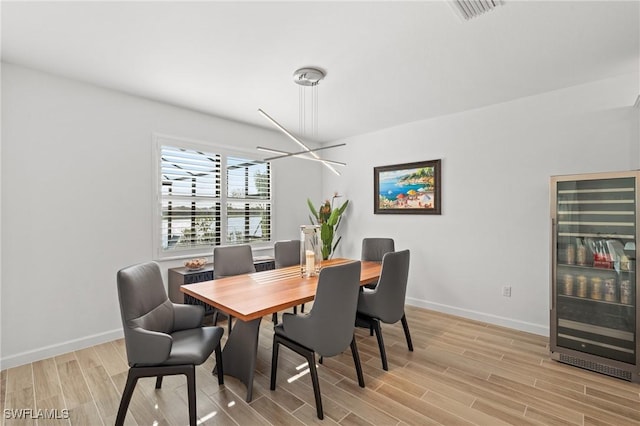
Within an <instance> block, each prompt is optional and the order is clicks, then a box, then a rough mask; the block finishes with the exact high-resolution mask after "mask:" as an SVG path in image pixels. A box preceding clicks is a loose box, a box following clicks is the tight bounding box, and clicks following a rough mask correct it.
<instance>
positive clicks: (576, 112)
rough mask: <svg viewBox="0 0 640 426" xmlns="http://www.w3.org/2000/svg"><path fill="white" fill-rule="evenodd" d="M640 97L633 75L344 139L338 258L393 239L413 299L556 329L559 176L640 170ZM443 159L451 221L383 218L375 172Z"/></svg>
mask: <svg viewBox="0 0 640 426" xmlns="http://www.w3.org/2000/svg"><path fill="white" fill-rule="evenodd" d="M638 93H639V90H638V76H637V75H625V76H621V77H618V78H613V79H608V80H604V81H599V82H595V83H592V84H588V85H583V86H578V87H571V88H567V89H564V90H559V91H555V92H551V93H546V94H542V95H538V96H532V97H528V98H523V99H520V100H516V101H513V102H508V103H504V104H499V105H494V106H490V107H486V108H482V109H478V110H473V111H468V112H464V113H460V114H455V115H451V116H446V117H441V118H437V119H432V120H425V121H419V122H414V123H410V124H406V125H403V126H398V127H394V128H390V129H386V130H383V131H380V132H376V133H371V134H366V135H360V136H357V137H353V138H348V139H345V140H339V141H336V142H346V143H347V146H346V147H345V148H341V151H340V152H341V158H340V160H342V161H346V162H347V163H348V167H347V168H346V170H345V173H344V175H343V176H342V178H335V177H334V176H333V175H332V174H331V173H326V172H325V176H324V193H331V192H333V191H334V190H337V191H340V192H342V193H344V194H346V196H347V198H349V199H350V200H351V206H350V207H349V209H348V210H347V216H346V217H345V220H344V221H343V225H341V226H344V228H343V229H342V235H345V236H344V237H343V240H342V242H341V247H340V248H339V251H338V254H342V255H346V256H356V257H358V256H359V254H360V244H361V240H362V238H363V237H367V236H389V237H393V238H395V240H396V248H397V249H403V248H409V249H411V256H412V260H411V269H410V281H409V288H408V303H409V304H414V305H417V306H423V307H428V308H432V309H435V310H439V311H443V312H449V313H453V314H456V315H461V316H464V317H468V318H474V319H479V320H482V321H487V322H490V323H494V324H500V325H506V326H509V327H513V328H516V329H521V330H526V331H532V332H535V333H539V334H543V335H546V334H548V329H549V299H550V298H549V275H550V274H549V259H550V254H549V250H550V245H549V244H550V242H549V238H550V215H549V177H550V176H552V175H558V174H571V173H583V172H600V171H613V170H629V169H636V168H638V164H639V155H640V154H639V152H640V151H639V148H638V145H639V139H638V130H637V129H638V110H637V109H635V108H632V107H631V105H632V104H633V102H634V100H635V98H636V96H637V94H638ZM438 158H441V159H442V193H443V195H442V215H441V216H427V215H374V214H373V167H375V166H384V165H390V164H398V163H408V162H413V161H421V160H432V159H438ZM504 285H511V286H512V297H511V298H505V297H503V296H502V295H501V289H502V286H504Z"/></svg>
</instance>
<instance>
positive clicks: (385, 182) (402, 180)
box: [374, 160, 440, 214]
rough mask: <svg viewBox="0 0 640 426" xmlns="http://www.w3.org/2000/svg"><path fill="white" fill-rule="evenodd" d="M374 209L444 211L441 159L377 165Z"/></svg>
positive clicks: (377, 211)
mask: <svg viewBox="0 0 640 426" xmlns="http://www.w3.org/2000/svg"><path fill="white" fill-rule="evenodd" d="M374 193H375V201H374V213H415V214H440V160H432V161H421V162H416V163H407V164H397V165H393V166H382V167H375V168H374Z"/></svg>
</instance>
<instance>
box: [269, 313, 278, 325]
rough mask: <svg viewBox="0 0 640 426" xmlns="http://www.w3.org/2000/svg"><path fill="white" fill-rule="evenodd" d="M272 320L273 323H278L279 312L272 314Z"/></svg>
mask: <svg viewBox="0 0 640 426" xmlns="http://www.w3.org/2000/svg"><path fill="white" fill-rule="evenodd" d="M271 322H273V325H278V313H277V312H274V313H273V314H271Z"/></svg>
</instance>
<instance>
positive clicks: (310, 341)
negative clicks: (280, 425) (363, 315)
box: [271, 262, 364, 419]
mask: <svg viewBox="0 0 640 426" xmlns="http://www.w3.org/2000/svg"><path fill="white" fill-rule="evenodd" d="M359 287H360V262H351V263H347V264H343V265H337V266H330V267H326V268H323V269H322V271H320V276H319V277H318V287H317V289H316V297H315V302H314V304H313V308H312V309H311V312H309V313H307V314H300V315H295V314H289V313H286V314H284V315H283V316H282V324H278V325H276V326H275V327H274V332H275V333H274V335H273V354H272V359H271V390H274V389H275V388H276V373H277V369H278V348H279V345H285V346H286V347H288V348H289V349H291V350H293V351H295V352H297V353H299V354H300V355H302V356H304V357H305V358H306V359H307V362H308V363H309V370H310V373H311V382H312V384H313V393H314V396H315V400H316V412H317V414H318V418H319V419H322V418H323V417H324V414H323V410H322V399H321V396H320V384H319V382H318V372H317V370H316V360H315V353H318V354H319V355H320V356H321V357H329V356H334V355H337V354H339V353H341V352H343V351H344V350H345V349H346V348H347V346H349V345H351V354H352V355H353V362H354V363H355V366H356V373H357V376H358V384H359V385H360V387H364V377H363V375H362V366H361V365H360V356H359V355H358V347H357V346H356V339H355V336H354V328H353V324H354V320H355V318H356V306H357V303H358V289H359Z"/></svg>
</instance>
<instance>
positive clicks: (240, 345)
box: [222, 318, 262, 402]
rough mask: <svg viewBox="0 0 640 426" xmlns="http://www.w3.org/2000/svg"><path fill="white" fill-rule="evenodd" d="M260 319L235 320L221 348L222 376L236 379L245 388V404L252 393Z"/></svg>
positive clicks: (249, 399)
mask: <svg viewBox="0 0 640 426" xmlns="http://www.w3.org/2000/svg"><path fill="white" fill-rule="evenodd" d="M261 319H262V318H257V319H254V320H252V321H247V322H245V321H240V320H238V319H237V320H236V322H235V324H234V325H233V330H232V331H231V334H230V335H229V338H228V339H227V343H226V344H225V345H224V348H222V367H223V371H224V374H225V375H229V376H233V377H235V378H237V379H238V380H240V381H241V382H242V383H244V384H245V385H246V386H247V402H251V397H252V393H253V375H254V373H255V371H256V359H257V357H258V334H259V332H260V321H261Z"/></svg>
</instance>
